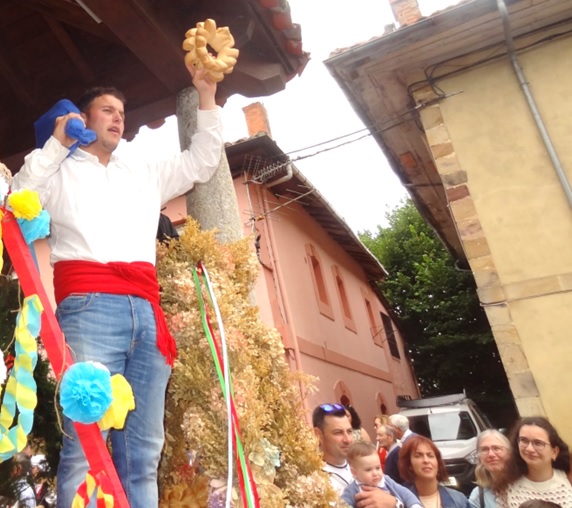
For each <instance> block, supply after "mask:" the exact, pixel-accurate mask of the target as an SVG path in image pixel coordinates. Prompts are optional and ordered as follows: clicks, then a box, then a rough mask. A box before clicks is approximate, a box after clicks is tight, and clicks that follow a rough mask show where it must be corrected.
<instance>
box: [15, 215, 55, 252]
mask: <svg viewBox="0 0 572 508" xmlns="http://www.w3.org/2000/svg"><path fill="white" fill-rule="evenodd" d="M18 224H19V225H20V230H21V231H22V235H23V236H24V240H25V241H26V243H27V244H28V245H31V244H32V243H34V242H35V241H36V240H39V239H40V238H45V237H46V236H48V235H49V234H50V214H49V213H48V212H46V210H42V211H41V212H40V215H38V216H37V217H35V218H34V219H32V220H28V219H18Z"/></svg>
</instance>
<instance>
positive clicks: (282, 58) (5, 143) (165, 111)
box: [0, 0, 309, 171]
mask: <svg viewBox="0 0 572 508" xmlns="http://www.w3.org/2000/svg"><path fill="white" fill-rule="evenodd" d="M81 3H83V4H84V5H85V7H86V8H87V10H85V9H84V8H83V7H82V6H80V4H79V3H77V2H76V1H75V0H3V1H2V2H0V98H1V99H0V160H1V161H2V162H4V163H5V164H6V165H8V167H10V169H11V170H12V171H16V170H17V169H18V168H19V167H20V164H21V162H22V159H23V155H24V154H25V153H27V152H28V151H30V150H31V149H32V148H34V144H35V143H34V131H33V122H34V121H35V120H36V119H37V118H38V117H39V116H40V115H41V114H42V113H44V112H45V111H46V110H47V109H49V108H50V107H51V106H52V105H53V104H54V103H55V102H56V101H57V100H59V99H61V98H64V97H65V98H69V99H71V100H76V99H77V98H78V97H79V96H80V95H81V94H82V93H83V91H84V90H85V89H87V88H89V87H91V86H96V85H104V86H109V85H112V86H116V87H117V88H119V89H120V90H122V91H123V92H124V94H125V95H126V97H127V99H128V103H127V107H126V113H127V123H126V135H125V137H126V138H128V139H129V138H132V137H133V136H134V135H135V134H136V132H137V131H138V129H139V128H140V127H141V126H142V125H146V124H148V123H152V122H155V121H157V120H160V119H162V118H165V117H166V116H169V115H172V114H174V113H175V107H176V96H177V94H178V93H179V92H180V91H181V90H183V89H184V88H186V87H188V86H190V85H191V79H190V76H189V74H188V72H187V71H186V69H185V67H184V63H183V57H184V54H185V53H184V51H183V49H182V47H181V45H182V42H183V39H184V35H185V32H186V31H187V30H188V29H189V28H193V27H194V26H196V24H197V22H199V21H204V20H205V19H207V18H213V19H215V21H216V22H217V25H218V26H228V27H229V28H230V30H231V33H232V34H233V35H234V37H235V41H236V47H237V48H238V49H239V50H240V52H241V54H240V57H239V61H238V64H237V66H236V68H235V69H234V72H233V73H232V74H230V75H228V76H227V77H226V78H225V80H224V81H223V82H222V83H221V84H220V85H219V89H218V93H217V102H218V103H219V104H224V102H225V101H226V99H227V98H228V97H230V96H231V95H233V94H235V93H240V94H241V95H244V96H247V97H259V96H267V95H271V94H274V93H276V92H278V91H280V90H283V89H284V87H285V86H286V83H287V81H288V80H290V79H291V78H292V77H294V76H295V75H297V74H300V73H301V72H302V70H303V68H304V66H305V64H306V63H307V61H308V59H309V55H308V54H307V53H305V52H303V51H302V49H301V48H302V47H301V44H302V41H301V30H300V26H299V25H296V24H295V23H293V22H292V19H291V16H290V12H289V6H288V3H287V2H285V1H281V2H278V1H276V2H275V3H276V6H274V5H273V4H274V3H273V2H269V1H268V0H265V1H264V2H262V1H261V0H113V1H110V0H83V1H82V2H81ZM88 11H90V12H88Z"/></svg>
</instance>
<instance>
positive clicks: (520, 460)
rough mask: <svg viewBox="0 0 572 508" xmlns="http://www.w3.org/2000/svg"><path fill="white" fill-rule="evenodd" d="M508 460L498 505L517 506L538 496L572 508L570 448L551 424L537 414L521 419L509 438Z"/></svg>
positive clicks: (513, 507) (511, 507)
mask: <svg viewBox="0 0 572 508" xmlns="http://www.w3.org/2000/svg"><path fill="white" fill-rule="evenodd" d="M511 445H512V461H511V463H510V467H509V468H508V471H507V478H506V482H507V486H506V488H505V489H504V491H503V493H502V494H501V495H500V496H499V498H498V501H499V506H501V507H502V508H518V507H519V506H520V505H521V503H523V502H524V501H528V500H529V499H541V500H543V501H552V502H553V503H557V504H559V505H560V506H561V507H562V508H572V485H571V484H570V481H569V479H568V476H567V475H568V473H570V450H569V448H568V445H567V444H566V443H565V442H564V441H563V440H562V438H561V437H560V436H559V435H558V432H557V431H556V429H555V428H554V426H553V425H552V424H551V423H550V422H549V421H548V420H547V419H546V418H542V417H540V416H535V417H532V418H523V419H522V420H521V421H520V422H519V423H518V424H517V427H516V429H515V430H514V432H513V434H512V437H511Z"/></svg>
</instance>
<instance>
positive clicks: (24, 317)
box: [0, 295, 44, 462]
mask: <svg viewBox="0 0 572 508" xmlns="http://www.w3.org/2000/svg"><path fill="white" fill-rule="evenodd" d="M43 310H44V309H43V307H42V303H41V302H40V298H39V297H38V295H32V296H28V297H27V298H25V299H24V304H23V306H22V310H21V311H20V312H19V313H18V316H17V318H16V330H15V333H14V335H15V337H16V358H15V359H14V367H13V368H12V371H11V372H10V377H9V378H8V382H7V383H6V390H5V392H4V398H3V400H2V406H1V407H0V462H3V461H4V460H7V459H9V458H10V457H12V456H13V455H15V454H16V453H18V452H21V451H22V450H23V449H24V448H25V447H26V444H27V441H28V434H29V433H30V431H31V430H32V426H33V424H34V409H35V407H36V405H37V403H38V398H37V395H36V382H35V381H34V368H35V367H36V363H37V361H38V352H37V344H36V337H37V336H38V335H39V333H40V316H41V313H42V312H43ZM16 415H18V416H17V420H16ZM15 420H16V424H15V425H14V421H15Z"/></svg>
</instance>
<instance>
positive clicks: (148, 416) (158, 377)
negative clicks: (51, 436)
mask: <svg viewBox="0 0 572 508" xmlns="http://www.w3.org/2000/svg"><path fill="white" fill-rule="evenodd" d="M56 315H57V317H58V321H59V323H60V326H61V328H62V331H63V332H64V334H65V337H66V342H67V344H68V345H69V347H70V349H71V353H72V357H73V358H74V360H75V361H77V362H81V361H87V360H93V361H97V362H101V363H102V364H104V365H105V366H106V367H107V368H108V369H109V370H110V372H111V375H114V374H123V375H124V376H125V378H126V379H127V381H128V382H129V384H130V385H131V388H132V389H133V394H134V396H135V405H136V407H135V410H134V411H131V412H130V413H129V415H128V416H127V421H126V424H125V428H124V429H122V430H112V431H111V445H112V450H113V454H112V457H113V462H114V464H115V467H116V469H117V473H118V474H119V478H120V479H121V483H122V484H123V488H124V489H125V493H126V494H127V498H128V500H129V504H130V506H131V508H150V507H156V506H158V505H159V501H158V487H157V468H158V464H159V459H160V457H161V450H162V448H163V441H164V435H165V433H164V429H163V416H164V407H165V390H166V387H167V382H168V380H169V376H170V374H171V368H170V366H169V365H167V363H166V361H165V357H164V356H163V355H162V354H161V353H160V352H159V350H158V349H157V345H156V327H155V316H154V314H153V309H152V307H151V304H150V303H149V302H148V301H146V300H144V299H142V298H139V297H136V296H127V295H112V294H104V293H87V294H73V295H70V296H69V297H68V298H66V299H65V300H63V301H62V302H61V303H60V305H59V306H58V308H57V311H56ZM64 429H65V432H66V434H68V435H69V436H71V439H70V438H67V437H65V436H64V444H63V449H62V451H61V454H60V464H59V467H58V508H70V507H71V504H72V500H73V498H74V496H75V493H76V491H77V488H78V487H79V485H80V484H81V483H82V482H83V481H84V480H85V474H86V472H87V471H88V464H87V461H86V460H85V456H84V453H83V449H82V447H81V443H80V442H79V440H78V439H77V437H76V434H75V430H74V427H73V424H72V423H71V421H70V420H68V419H67V418H66V419H65V421H64ZM105 436H106V434H104V437H105ZM92 505H93V506H95V505H94V504H93V500H92V504H90V506H92Z"/></svg>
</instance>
